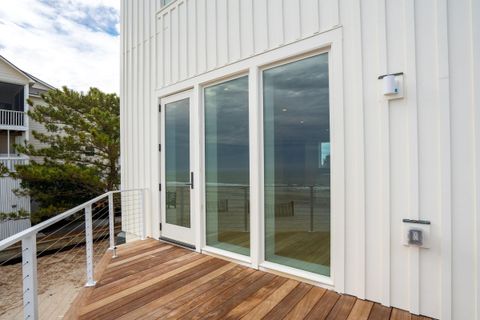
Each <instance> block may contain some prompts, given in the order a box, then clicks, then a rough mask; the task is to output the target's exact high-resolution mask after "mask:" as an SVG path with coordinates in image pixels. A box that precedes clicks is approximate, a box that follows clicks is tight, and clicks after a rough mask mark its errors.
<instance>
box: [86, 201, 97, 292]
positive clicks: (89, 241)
mask: <svg viewBox="0 0 480 320" xmlns="http://www.w3.org/2000/svg"><path fill="white" fill-rule="evenodd" d="M85 238H86V240H85V241H86V248H87V283H86V284H85V286H86V287H93V286H94V285H95V280H94V279H93V227H92V205H91V204H89V205H87V206H86V207H85Z"/></svg>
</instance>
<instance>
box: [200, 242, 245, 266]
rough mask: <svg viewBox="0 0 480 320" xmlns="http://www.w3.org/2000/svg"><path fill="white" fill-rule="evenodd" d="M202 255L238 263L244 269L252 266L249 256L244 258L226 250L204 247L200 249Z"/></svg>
mask: <svg viewBox="0 0 480 320" xmlns="http://www.w3.org/2000/svg"><path fill="white" fill-rule="evenodd" d="M202 253H205V254H209V255H212V256H215V257H220V258H227V259H228V260H230V261H233V262H236V263H239V264H241V265H244V266H246V267H251V265H252V260H251V259H250V257H249V256H244V255H242V254H238V253H235V252H231V251H228V250H222V249H218V248H215V247H211V246H205V247H203V248H202Z"/></svg>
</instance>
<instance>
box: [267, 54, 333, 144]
mask: <svg viewBox="0 0 480 320" xmlns="http://www.w3.org/2000/svg"><path fill="white" fill-rule="evenodd" d="M264 105H265V112H266V113H271V112H272V111H273V118H268V117H266V124H267V125H270V126H271V125H273V121H274V122H275V124H274V128H275V140H276V143H278V142H280V141H283V142H287V141H290V142H301V141H304V140H321V141H327V140H329V131H328V128H329V87H328V56H327V54H321V55H318V56H315V57H311V58H307V59H304V60H300V61H296V62H293V63H289V64H286V65H282V66H279V67H275V68H273V69H269V70H266V71H265V72H264ZM285 109H287V111H284V110H285ZM266 134H268V133H267V132H266Z"/></svg>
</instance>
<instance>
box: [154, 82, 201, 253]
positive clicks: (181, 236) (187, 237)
mask: <svg viewBox="0 0 480 320" xmlns="http://www.w3.org/2000/svg"><path fill="white" fill-rule="evenodd" d="M192 93H193V92H192V90H187V91H184V92H181V93H176V94H173V95H170V96H167V97H164V98H162V99H161V100H160V105H161V112H160V141H161V146H162V147H161V152H160V181H161V186H162V187H161V191H160V208H161V209H160V223H161V225H162V230H161V232H160V236H161V238H164V239H166V240H173V241H177V242H180V243H182V244H186V245H190V246H195V247H197V246H196V237H195V235H196V232H197V223H196V220H197V219H195V216H197V215H198V214H199V212H200V210H198V208H197V206H196V202H195V197H194V195H193V190H194V189H195V187H196V181H193V182H194V188H193V189H190V228H186V227H181V226H177V225H173V224H168V223H167V222H166V212H167V211H166V209H167V205H166V199H167V198H166V192H167V185H166V174H165V172H166V171H165V150H166V148H165V111H166V110H165V105H166V104H169V103H172V102H176V101H180V100H184V99H188V100H189V122H190V123H189V135H190V138H189V145H190V146H189V148H190V154H189V156H190V159H189V162H190V172H192V173H193V174H194V177H195V170H194V169H193V168H194V163H195V162H196V161H197V158H198V157H197V156H196V154H195V148H194V144H195V142H194V137H195V136H196V134H195V128H193V127H194V125H193V124H194V123H195V122H196V120H195V119H194V117H193V115H192V110H193V104H194V100H195V99H193V96H192ZM194 180H195V179H194ZM190 182H192V181H190Z"/></svg>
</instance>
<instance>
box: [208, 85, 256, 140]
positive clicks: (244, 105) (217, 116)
mask: <svg viewBox="0 0 480 320" xmlns="http://www.w3.org/2000/svg"><path fill="white" fill-rule="evenodd" d="M205 127H206V133H207V135H206V142H207V143H218V144H225V145H238V146H248V77H246V76H245V77H242V78H239V79H234V80H230V81H227V82H224V83H221V84H218V85H215V86H212V87H208V88H206V89H205Z"/></svg>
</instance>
